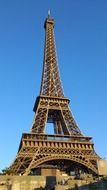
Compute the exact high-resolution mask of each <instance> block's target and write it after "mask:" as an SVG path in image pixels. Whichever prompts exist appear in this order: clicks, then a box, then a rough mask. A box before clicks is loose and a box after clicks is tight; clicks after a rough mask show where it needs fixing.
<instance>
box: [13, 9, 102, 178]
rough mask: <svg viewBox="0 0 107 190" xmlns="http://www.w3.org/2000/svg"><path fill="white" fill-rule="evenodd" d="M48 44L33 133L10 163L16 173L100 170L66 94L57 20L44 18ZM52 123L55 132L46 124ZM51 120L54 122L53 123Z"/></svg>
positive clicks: (22, 140) (95, 171)
mask: <svg viewBox="0 0 107 190" xmlns="http://www.w3.org/2000/svg"><path fill="white" fill-rule="evenodd" d="M44 27H45V47H44V61H43V72H42V81H41V87H40V94H39V96H38V97H37V98H36V101H35V105H34V112H35V117H34V122H33V125H32V127H31V131H30V133H23V134H22V138H21V142H20V146H19V150H18V153H17V156H16V158H15V160H14V162H13V164H12V165H11V166H10V173H12V174H15V175H19V174H21V175H30V174H33V175H57V174H58V175H62V174H68V175H70V173H71V172H74V173H75V174H76V173H77V172H78V173H79V171H80V170H81V172H84V173H91V174H98V167H97V161H98V159H99V157H98V156H97V155H96V153H95V151H94V144H93V143H92V141H91V137H85V136H84V135H83V134H82V133H81V131H80V129H79V127H78V126H77V124H76V122H75V120H74V118H73V116H72V113H71V111H70V108H69V99H68V98H66V97H65V96H64V92H63V88H62V83H61V79H60V74H59V69H58V62H57V56H56V47H55V38H54V20H53V19H52V18H51V16H50V12H48V16H47V18H46V20H45V24H44ZM47 124H49V125H50V126H53V129H54V130H53V131H54V132H53V134H49V131H48V133H47V132H46V125H47ZM51 124H52V125H51Z"/></svg>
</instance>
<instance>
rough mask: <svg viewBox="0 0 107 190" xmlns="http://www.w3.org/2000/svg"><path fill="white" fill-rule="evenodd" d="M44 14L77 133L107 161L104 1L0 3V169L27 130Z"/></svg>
mask: <svg viewBox="0 0 107 190" xmlns="http://www.w3.org/2000/svg"><path fill="white" fill-rule="evenodd" d="M48 9H51V14H52V16H53V18H54V20H55V37H56V46H57V54H58V63H59V67H60V73H61V79H62V82H63V87H64V92H65V96H67V97H68V98H70V100H71V103H70V107H71V110H72V112H73V115H74V117H75V120H76V121H77V123H78V125H79V127H80V129H81V130H82V131H83V133H84V134H85V135H86V136H92V137H93V141H94V144H95V149H96V152H97V153H98V154H99V155H100V156H101V157H102V158H107V0H51V1H50V0H0V169H3V168H5V167H7V166H9V165H10V163H11V162H12V161H13V160H14V158H15V156H16V153H17V150H18V147H19V143H20V139H21V135H22V133H23V132H29V130H30V128H31V126H32V121H33V116H34V113H33V111H32V109H33V105H34V102H35V99H36V96H37V95H38V94H39V89H40V82H41V72H42V64H43V51H44V28H43V25H44V20H45V18H46V16H47V11H48Z"/></svg>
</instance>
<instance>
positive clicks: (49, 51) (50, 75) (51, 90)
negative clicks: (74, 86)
mask: <svg viewBox="0 0 107 190" xmlns="http://www.w3.org/2000/svg"><path fill="white" fill-rule="evenodd" d="M44 28H45V47H44V64H43V73H42V82H41V89H40V95H45V96H53V97H64V93H63V88H62V84H61V79H60V74H59V69H58V64H57V54H56V47H55V38H54V20H53V19H52V18H50V10H49V11H48V18H46V21H45V24H44Z"/></svg>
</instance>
